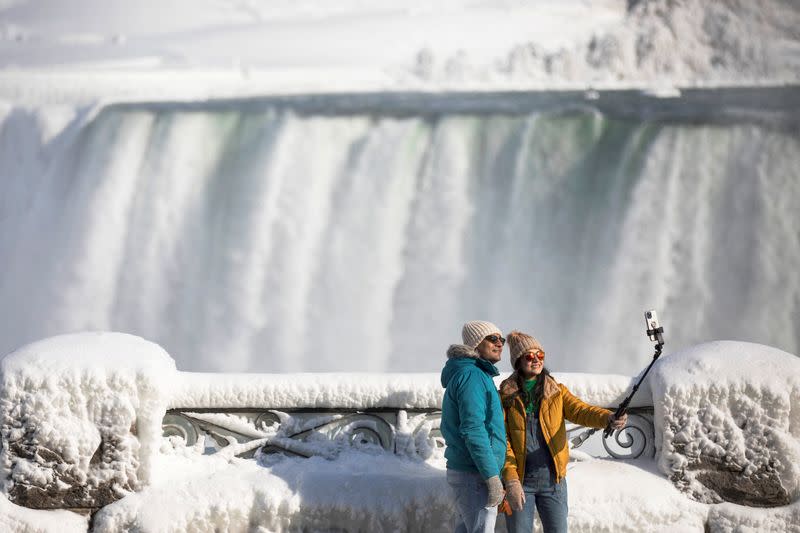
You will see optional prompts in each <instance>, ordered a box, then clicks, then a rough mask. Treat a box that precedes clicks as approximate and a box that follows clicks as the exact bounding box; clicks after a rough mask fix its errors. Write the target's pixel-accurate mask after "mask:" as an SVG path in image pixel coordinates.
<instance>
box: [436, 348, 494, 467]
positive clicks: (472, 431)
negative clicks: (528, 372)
mask: <svg viewBox="0 0 800 533" xmlns="http://www.w3.org/2000/svg"><path fill="white" fill-rule="evenodd" d="M447 358H448V360H447V363H446V364H445V365H444V368H443V369H442V386H443V387H444V388H445V391H444V399H443V400H442V422H441V425H440V427H441V431H442V435H443V436H444V440H445V444H446V445H447V449H445V452H444V456H445V459H447V468H448V469H452V470H462V471H467V472H478V473H480V474H481V476H482V477H483V479H489V478H490V477H492V476H498V475H500V470H501V469H502V468H503V463H504V462H505V458H506V427H505V423H504V422H503V408H502V405H501V404H500V395H499V394H498V392H497V389H496V388H495V385H494V381H492V377H493V376H497V375H498V374H499V372H498V371H497V368H496V367H495V366H494V365H493V364H492V363H490V362H489V361H486V360H485V359H480V358H479V357H478V354H477V352H476V351H475V350H473V349H471V348H470V347H469V346H464V345H461V344H454V345H452V346H450V348H449V349H448V350H447Z"/></svg>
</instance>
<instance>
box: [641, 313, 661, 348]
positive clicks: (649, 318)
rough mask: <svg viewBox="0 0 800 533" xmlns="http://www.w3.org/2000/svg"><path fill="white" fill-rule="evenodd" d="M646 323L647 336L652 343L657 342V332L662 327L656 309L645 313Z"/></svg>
mask: <svg viewBox="0 0 800 533" xmlns="http://www.w3.org/2000/svg"><path fill="white" fill-rule="evenodd" d="M644 321H645V323H646V324H647V336H648V337H650V340H651V341H654V342H655V341H657V340H658V338H657V337H656V330H657V329H658V328H660V327H661V324H659V323H658V314H657V313H656V310H655V309H650V310H648V311H645V312H644Z"/></svg>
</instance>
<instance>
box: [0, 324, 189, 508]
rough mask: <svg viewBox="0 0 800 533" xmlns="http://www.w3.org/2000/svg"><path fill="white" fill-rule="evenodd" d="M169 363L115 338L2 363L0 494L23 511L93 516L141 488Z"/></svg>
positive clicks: (48, 345) (159, 353)
mask: <svg viewBox="0 0 800 533" xmlns="http://www.w3.org/2000/svg"><path fill="white" fill-rule="evenodd" d="M174 373H175V364H174V362H173V361H172V359H171V358H170V357H169V355H167V353H166V352H165V351H164V350H163V349H161V348H160V347H159V346H158V345H156V344H153V343H151V342H148V341H145V340H144V339H141V338H139V337H135V336H132V335H125V334H120V333H81V334H72V335H63V336H58V337H53V338H50V339H46V340H43V341H39V342H35V343H33V344H29V345H27V346H25V347H23V348H20V349H19V350H17V351H15V352H13V353H11V354H9V355H7V356H6V357H5V358H4V359H3V360H2V362H0V383H2V388H1V389H0V413H1V414H2V427H1V428H0V431H2V440H3V445H4V446H3V449H2V456H1V458H2V468H3V473H4V478H5V487H4V488H5V492H6V493H7V494H9V496H10V497H11V498H12V499H13V500H14V501H15V502H17V503H19V504H21V505H25V506H28V507H38V508H42V507H45V508H46V507H92V506H99V505H104V504H106V503H109V502H111V501H113V500H115V499H117V498H119V497H121V496H123V495H124V494H127V493H128V492H130V491H133V490H136V489H138V488H139V487H141V486H142V485H143V484H146V483H147V482H148V480H149V479H150V476H151V473H152V472H151V465H152V461H153V457H154V456H155V454H156V453H157V451H158V446H159V445H160V440H161V421H162V418H163V416H164V412H165V410H166V398H167V397H166V395H165V393H166V390H167V388H168V386H169V384H170V381H171V378H172V377H173V376H174Z"/></svg>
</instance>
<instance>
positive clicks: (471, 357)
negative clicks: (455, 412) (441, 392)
mask: <svg viewBox="0 0 800 533" xmlns="http://www.w3.org/2000/svg"><path fill="white" fill-rule="evenodd" d="M471 371H478V372H485V373H486V374H488V375H489V377H494V376H499V375H500V371H498V370H497V367H496V366H494V365H493V364H492V363H490V362H489V361H487V360H486V359H481V358H480V357H479V356H478V352H476V351H475V350H474V349H473V348H470V347H469V346H465V345H463V344H453V345H451V346H450V348H448V349H447V362H446V363H445V364H444V368H443V369H442V387H445V388H447V384H448V383H450V380H451V379H453V377H454V376H456V375H458V374H461V373H462V372H471ZM492 388H494V386H492Z"/></svg>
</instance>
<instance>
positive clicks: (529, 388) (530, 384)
mask: <svg viewBox="0 0 800 533" xmlns="http://www.w3.org/2000/svg"><path fill="white" fill-rule="evenodd" d="M523 385H524V386H525V393H526V394H527V396H528V398H530V401H528V404H527V405H526V406H525V412H527V413H528V414H531V413H532V412H533V408H534V407H535V405H534V403H535V402H534V399H533V388H534V387H535V386H536V378H532V379H529V380H526V381H525V382H524V383H523Z"/></svg>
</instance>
